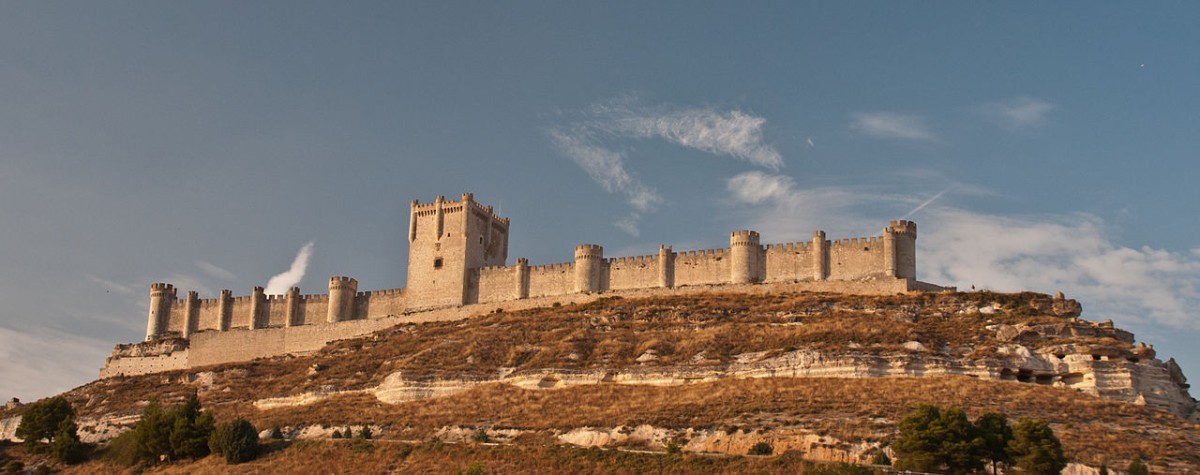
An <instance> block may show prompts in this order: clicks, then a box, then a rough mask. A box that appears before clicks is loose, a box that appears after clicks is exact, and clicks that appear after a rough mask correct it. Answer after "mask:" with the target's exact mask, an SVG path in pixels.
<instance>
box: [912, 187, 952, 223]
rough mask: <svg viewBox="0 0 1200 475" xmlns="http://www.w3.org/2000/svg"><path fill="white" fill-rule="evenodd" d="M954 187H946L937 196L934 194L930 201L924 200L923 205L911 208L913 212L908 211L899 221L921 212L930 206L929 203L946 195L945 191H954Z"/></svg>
mask: <svg viewBox="0 0 1200 475" xmlns="http://www.w3.org/2000/svg"><path fill="white" fill-rule="evenodd" d="M954 187H955V185H950V186H949V187H947V188H946V189H944V190H942V191H940V192H938V194H936V195H933V198H930V199H927V200H925V202H924V203H921V206H918V207H916V208H913V210H912V211H909V212H908V213H907V214H905V215H904V216H903V217H901V218H900V219H908V217H909V216H912V215H913V213H916V212H917V211H921V210H922V209H924V208H925V207H926V206H929V204H930V203H933V202H934V201H937V199H938V198H941V197H942V195H944V194H946V192H947V191H950V190H952V189H954Z"/></svg>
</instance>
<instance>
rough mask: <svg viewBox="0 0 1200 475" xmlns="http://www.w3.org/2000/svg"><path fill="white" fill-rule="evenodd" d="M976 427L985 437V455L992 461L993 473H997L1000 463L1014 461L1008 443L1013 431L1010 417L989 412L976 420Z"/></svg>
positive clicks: (993, 474)
mask: <svg viewBox="0 0 1200 475" xmlns="http://www.w3.org/2000/svg"><path fill="white" fill-rule="evenodd" d="M975 427H977V428H978V429H979V436H980V437H982V438H983V456H984V457H985V458H987V459H988V460H991V461H992V475H995V474H996V473H997V472H998V467H999V465H1000V464H1011V463H1012V457H1011V456H1010V455H1009V454H1008V443H1009V442H1010V441H1012V438H1013V432H1012V427H1009V425H1008V417H1006V416H1005V415H1004V414H998V413H995V412H989V413H987V414H984V415H982V416H979V419H976V420H975Z"/></svg>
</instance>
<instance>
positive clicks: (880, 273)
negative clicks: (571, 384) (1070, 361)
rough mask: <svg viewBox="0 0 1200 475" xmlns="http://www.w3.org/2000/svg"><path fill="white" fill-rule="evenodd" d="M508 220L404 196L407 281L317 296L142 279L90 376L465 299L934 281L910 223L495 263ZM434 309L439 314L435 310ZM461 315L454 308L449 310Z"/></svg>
mask: <svg viewBox="0 0 1200 475" xmlns="http://www.w3.org/2000/svg"><path fill="white" fill-rule="evenodd" d="M508 231H509V220H508V218H503V217H500V216H497V215H496V214H495V213H494V212H493V209H492V207H491V206H484V205H481V204H479V203H478V202H476V201H475V200H474V197H473V196H472V195H471V194H470V193H464V194H463V195H462V199H461V200H459V201H446V200H445V199H444V198H443V197H441V196H439V197H437V199H436V200H434V201H433V202H432V203H419V202H417V201H416V200H414V201H413V202H412V205H411V209H410V216H409V231H408V241H409V254H408V287H407V288H403V289H387V290H377V291H369V292H362V291H359V290H358V281H356V280H354V279H352V278H349V277H332V278H330V280H329V292H328V293H327V294H301V293H300V289H299V288H297V287H293V288H291V289H289V291H288V293H287V294H284V295H266V294H265V293H264V291H263V288H262V287H255V288H254V289H253V291H252V293H251V294H250V295H249V296H240V297H234V296H233V295H232V293H231V292H230V291H229V290H222V291H221V294H220V296H219V297H217V298H215V299H200V298H199V296H198V295H197V293H196V292H194V291H189V292H188V293H187V295H186V298H183V299H180V298H178V294H177V289H176V288H175V287H174V286H172V285H171V284H165V283H156V284H152V285H151V287H150V309H149V317H148V321H147V325H146V343H142V344H135V345H119V346H118V347H117V349H116V350H114V352H113V356H112V357H110V358H109V360H108V363H107V364H106V366H105V368H104V370H102V371H101V376H102V377H106V376H115V375H121V374H142V373H148V372H156V371H166V370H171V369H182V368H188V367H195V366H201V365H205V364H216V363H224V362H232V361H245V360H249V359H253V358H255V357H261V356H274V355H280V354H286V353H296V352H306V351H315V350H316V349H319V348H320V347H321V346H323V345H324V344H325V343H327V342H329V341H333V340H336V339H341V338H348V337H351V336H356V335H361V334H364V333H370V332H372V331H375V330H378V329H382V328H386V327H388V326H391V325H396V324H399V323H404V322H406V321H407V322H412V321H430V320H434V319H450V318H461V316H457V315H453V316H451V315H447V314H446V313H447V311H449V312H451V313H455V312H454V311H453V309H455V308H457V307H461V306H464V305H471V304H495V303H501V302H519V301H523V300H528V301H539V300H542V298H543V297H555V296H581V295H588V294H595V293H598V292H607V291H633V290H645V289H680V288H684V287H697V286H710V285H721V284H755V283H767V284H772V283H778V284H782V283H795V284H797V285H800V286H801V287H802V288H810V289H812V290H821V291H835V292H849V293H894V292H903V291H908V290H918V289H922V290H937V289H940V288H937V287H936V286H932V285H929V284H925V283H922V282H917V280H916V276H917V265H916V239H917V225H916V223H913V222H909V221H892V222H891V223H890V224H889V225H888V226H887V227H886V228H884V230H883V235H882V236H874V237H869V238H851V239H840V240H832V241H831V240H827V239H826V238H825V233H824V232H823V231H816V232H814V233H813V239H812V241H810V242H795V243H786V244H768V245H763V244H761V243H760V238H759V234H758V233H757V232H755V231H745V230H743V231H734V232H733V233H731V234H730V237H729V247H728V248H724V249H708V250H702V251H678V252H677V251H674V250H672V249H671V248H670V247H667V246H660V247H659V249H658V253H657V254H654V255H648V256H634V257H615V258H609V257H605V256H604V248H603V247H601V246H599V245H595V244H581V245H578V246H576V247H575V258H574V261H572V262H564V263H559V264H547V265H537V266H531V265H529V263H528V261H527V260H526V259H523V258H519V259H516V262H515V263H514V264H513V265H511V266H510V265H507V259H508ZM439 312H440V313H439ZM457 313H458V314H461V313H462V312H461V311H460V312H457Z"/></svg>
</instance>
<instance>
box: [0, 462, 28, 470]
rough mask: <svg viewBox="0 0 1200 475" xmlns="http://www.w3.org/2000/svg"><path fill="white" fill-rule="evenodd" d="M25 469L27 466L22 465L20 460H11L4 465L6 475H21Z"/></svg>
mask: <svg viewBox="0 0 1200 475" xmlns="http://www.w3.org/2000/svg"><path fill="white" fill-rule="evenodd" d="M24 469H25V464H23V463H21V462H20V461H19V460H9V461H8V463H6V464H4V471H5V472H6V473H21V470H24Z"/></svg>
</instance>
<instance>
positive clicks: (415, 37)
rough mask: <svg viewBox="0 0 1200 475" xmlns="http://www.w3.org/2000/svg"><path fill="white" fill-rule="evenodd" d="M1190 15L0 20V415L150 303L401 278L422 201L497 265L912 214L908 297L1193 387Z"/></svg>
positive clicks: (137, 14)
mask: <svg viewBox="0 0 1200 475" xmlns="http://www.w3.org/2000/svg"><path fill="white" fill-rule="evenodd" d="M1198 10H1200V7H1198V6H1197V5H1196V4H1194V3H1184V2H1179V3H1172V2H1155V3H1153V4H1135V3H1107V2H1058V3H1053V4H1046V3H1036V2H1028V3H1025V2H1004V3H994V4H980V3H968V2H886V3H885V2H821V3H816V2H812V3H809V2H779V3H768V2H756V3H749V4H746V3H744V2H739V3H734V2H726V3H705V2H674V3H672V2H656V3H654V4H650V5H645V4H641V3H633V2H628V3H620V2H607V3H597V4H592V5H578V4H567V3H562V2H540V3H532V2H530V3H514V4H507V5H493V4H487V3H479V2H470V3H455V2H437V3H433V2H430V3H426V4H418V3H415V2H412V3H402V2H380V3H367V2H357V3H354V4H352V5H342V4H337V3H334V2H327V3H306V2H249V3H248V2H224V3H223V2H192V3H182V2H128V3H125V2H104V3H98V2H8V3H3V4H0V203H2V205H0V302H3V305H2V306H0V358H2V359H3V361H4V363H5V364H3V365H0V397H9V396H10V395H11V396H18V397H21V398H22V399H33V398H36V397H40V396H44V395H47V394H50V393H52V392H57V391H61V390H64V389H68V388H70V387H73V386H75V385H78V384H82V383H85V382H87V381H89V380H90V379H92V378H94V377H95V375H96V371H97V370H98V368H99V367H100V366H102V365H103V358H104V357H105V356H106V355H107V354H108V352H109V351H111V348H112V346H113V345H114V344H116V343H118V342H130V341H139V340H140V339H141V338H142V336H143V335H144V332H145V318H146V300H147V297H146V294H147V292H148V287H149V284H150V283H151V282H157V281H167V282H172V283H174V284H176V286H178V287H181V288H183V289H184V290H187V289H195V290H199V291H200V292H201V294H202V296H212V295H214V294H215V293H216V292H217V291H219V290H220V289H222V288H229V289H233V291H234V293H235V294H239V295H240V294H247V293H249V290H250V288H251V287H253V286H255V285H264V284H266V283H267V282H268V281H269V280H270V279H271V278H272V277H273V276H277V275H280V274H284V276H283V277H281V278H280V279H277V280H276V284H277V285H283V286H286V284H288V283H291V282H294V281H297V279H298V282H299V285H300V287H301V289H302V291H304V292H306V293H307V292H322V291H323V289H324V288H325V282H326V280H327V279H328V277H329V276H331V275H350V276H354V277H356V278H358V279H359V281H360V287H361V288H364V289H378V288H391V287H400V286H403V285H404V278H405V264H406V255H407V243H406V241H405V239H404V232H405V227H406V226H407V216H408V204H409V201H410V200H412V199H420V200H422V201H429V200H432V199H433V198H434V197H435V196H437V195H439V194H443V195H446V196H448V197H455V196H458V194H460V193H462V192H463V191H472V192H474V193H475V195H476V197H477V199H479V200H480V201H482V202H484V203H488V204H492V205H495V206H497V207H498V208H499V209H500V212H501V213H503V214H504V215H507V216H509V217H510V218H512V232H511V245H510V251H509V256H510V262H511V260H512V259H511V258H516V257H528V258H529V259H530V260H531V262H534V263H550V262H563V261H567V260H569V259H570V256H571V250H572V247H573V246H574V245H575V244H578V243H583V242H596V243H600V244H603V245H604V246H605V248H606V253H607V254H608V255H623V254H643V253H650V252H652V251H653V250H655V249H657V245H658V244H659V243H666V244H673V245H675V247H676V248H677V249H689V248H702V247H718V246H722V245H724V244H725V243H727V238H726V236H727V233H728V232H729V231H730V230H732V229H739V228H753V229H757V230H759V231H761V232H762V233H763V235H764V240H765V241H769V242H785V241H792V240H806V239H808V238H809V237H810V236H811V233H812V231H813V230H815V229H824V230H826V231H828V232H829V233H830V236H833V237H842V236H846V237H849V236H867V235H874V234H878V233H879V230H880V229H881V228H882V227H883V226H884V224H886V222H887V220H889V219H896V218H899V217H909V218H910V219H913V220H915V221H917V222H918V223H919V226H920V238H919V240H918V245H919V248H920V253H919V255H918V273H919V275H920V276H921V277H922V279H923V280H927V281H932V282H937V283H944V284H950V285H959V286H960V287H969V286H970V285H976V286H977V287H981V288H992V289H996V290H1021V289H1030V290H1036V291H1042V292H1053V291H1055V290H1062V291H1064V292H1066V293H1067V295H1068V296H1069V297H1075V298H1079V299H1080V300H1081V301H1082V302H1083V304H1084V309H1085V315H1084V316H1085V317H1086V318H1090V319H1096V320H1102V319H1106V318H1111V319H1113V320H1115V321H1116V322H1117V324H1118V325H1120V326H1122V327H1125V328H1128V329H1131V330H1133V331H1135V332H1136V333H1137V334H1138V336H1139V339H1141V340H1145V341H1147V342H1148V343H1152V344H1154V345H1155V347H1156V348H1157V349H1158V350H1159V352H1160V356H1161V357H1163V359H1165V358H1166V357H1171V356H1173V357H1175V358H1177V359H1178V360H1179V361H1180V363H1181V364H1182V365H1183V368H1184V370H1185V372H1186V373H1187V374H1189V375H1193V376H1196V375H1200V372H1198V371H1200V369H1198V368H1200V349H1197V348H1196V347H1195V345H1193V344H1192V342H1194V341H1195V340H1196V338H1197V337H1200V316H1198V315H1197V313H1198V311H1197V308H1200V238H1197V236H1200V221H1198V220H1197V219H1196V218H1195V214H1194V210H1193V208H1194V207H1195V206H1196V204H1197V203H1200V191H1198V189H1197V187H1196V185H1195V180H1196V179H1197V177H1200V165H1197V161H1196V155H1197V151H1198V150H1200V133H1198V132H1200V130H1198V129H1200V116H1198V113H1197V111H1198V110H1200V92H1198V90H1197V88H1196V82H1195V78H1197V77H1200V56H1198V55H1196V54H1195V52H1194V51H1193V49H1194V45H1197V44H1200V33H1197V29H1196V28H1194V25H1191V24H1189V21H1190V20H1193V19H1195V18H1197V17H1200V11H1198ZM935 198H936V199H935ZM922 205H924V206H922ZM308 243H312V245H311V246H306V245H307V244H308ZM302 249H307V251H306V252H302ZM298 254H299V255H300V257H301V258H300V259H297V255H298ZM293 261H298V262H296V263H297V264H302V265H297V266H295V267H294V269H292V270H293V271H294V272H287V271H289V269H290V268H292V267H293V266H292V265H293Z"/></svg>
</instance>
